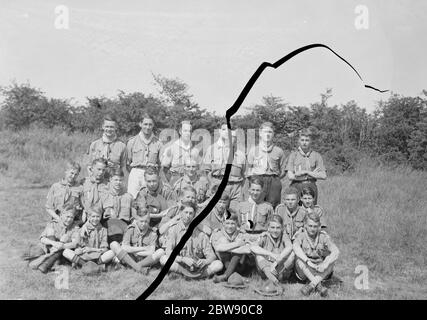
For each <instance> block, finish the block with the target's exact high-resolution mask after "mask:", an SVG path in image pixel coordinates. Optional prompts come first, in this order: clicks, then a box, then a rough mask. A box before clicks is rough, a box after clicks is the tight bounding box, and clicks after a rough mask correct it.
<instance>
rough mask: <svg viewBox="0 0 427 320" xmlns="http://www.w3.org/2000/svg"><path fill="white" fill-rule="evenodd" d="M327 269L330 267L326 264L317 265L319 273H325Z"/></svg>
mask: <svg viewBox="0 0 427 320" xmlns="http://www.w3.org/2000/svg"><path fill="white" fill-rule="evenodd" d="M327 267H328V266H327V265H326V264H325V263H323V262H322V263H321V264H318V265H317V268H316V270H317V271H319V272H324V271H325V270H326V269H327Z"/></svg>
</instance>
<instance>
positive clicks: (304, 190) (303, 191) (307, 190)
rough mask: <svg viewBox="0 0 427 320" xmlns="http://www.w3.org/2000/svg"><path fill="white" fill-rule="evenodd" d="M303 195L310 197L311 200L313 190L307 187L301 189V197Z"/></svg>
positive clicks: (313, 195)
mask: <svg viewBox="0 0 427 320" xmlns="http://www.w3.org/2000/svg"><path fill="white" fill-rule="evenodd" d="M305 194H307V195H310V196H312V197H313V199H314V198H315V194H314V190H313V188H310V187H309V186H306V187H304V188H302V190H301V197H302V196H303V195H305Z"/></svg>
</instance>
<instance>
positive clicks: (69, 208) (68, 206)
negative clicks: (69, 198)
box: [59, 202, 77, 215]
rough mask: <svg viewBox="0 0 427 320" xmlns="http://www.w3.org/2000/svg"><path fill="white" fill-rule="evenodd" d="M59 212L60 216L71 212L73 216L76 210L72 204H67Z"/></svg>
mask: <svg viewBox="0 0 427 320" xmlns="http://www.w3.org/2000/svg"><path fill="white" fill-rule="evenodd" d="M59 211H60V214H63V213H66V212H71V213H73V214H74V215H75V214H76V213H77V208H76V206H75V203H74V202H67V203H65V204H64V206H63V207H62V208H61V209H60V210H59Z"/></svg>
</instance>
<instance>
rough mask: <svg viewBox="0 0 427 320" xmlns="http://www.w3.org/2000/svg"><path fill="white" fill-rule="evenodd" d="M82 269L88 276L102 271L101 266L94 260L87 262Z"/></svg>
mask: <svg viewBox="0 0 427 320" xmlns="http://www.w3.org/2000/svg"><path fill="white" fill-rule="evenodd" d="M81 270H82V273H83V274H84V275H86V276H93V275H97V274H99V273H101V268H100V267H99V266H98V265H97V264H96V263H95V262H93V261H88V262H86V263H85V264H84V265H83V267H82V269H81Z"/></svg>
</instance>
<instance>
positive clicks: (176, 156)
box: [161, 139, 200, 174]
mask: <svg viewBox="0 0 427 320" xmlns="http://www.w3.org/2000/svg"><path fill="white" fill-rule="evenodd" d="M199 153H200V151H199V150H198V149H197V148H196V147H193V143H190V145H189V146H186V145H184V144H183V143H182V140H181V139H178V140H175V141H174V142H172V144H170V145H169V146H167V147H166V148H165V150H164V152H163V155H162V159H161V162H162V167H165V168H170V169H169V171H170V172H173V173H179V174H183V173H184V161H185V158H187V157H196V158H197V157H198V156H199Z"/></svg>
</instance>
